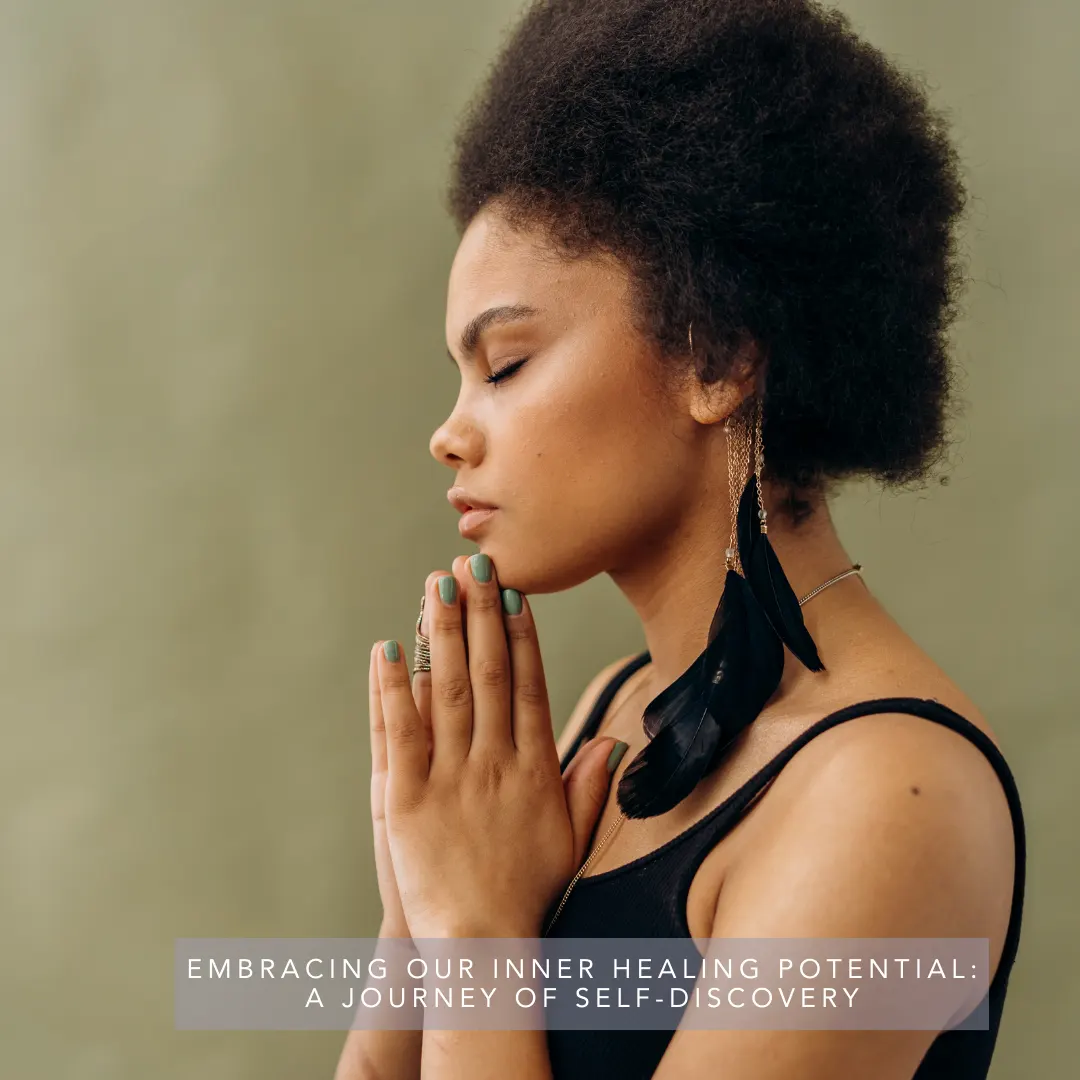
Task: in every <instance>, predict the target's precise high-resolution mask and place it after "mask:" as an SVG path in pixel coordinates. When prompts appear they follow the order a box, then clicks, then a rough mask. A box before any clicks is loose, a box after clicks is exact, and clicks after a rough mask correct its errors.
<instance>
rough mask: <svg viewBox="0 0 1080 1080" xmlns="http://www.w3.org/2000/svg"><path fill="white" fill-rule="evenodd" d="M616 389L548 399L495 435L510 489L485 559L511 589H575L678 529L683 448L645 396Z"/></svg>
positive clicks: (684, 471)
mask: <svg viewBox="0 0 1080 1080" xmlns="http://www.w3.org/2000/svg"><path fill="white" fill-rule="evenodd" d="M620 389H622V391H623V392H622V394H618V393H616V392H614V388H613V392H612V393H611V394H603V395H601V394H596V393H593V394H581V393H578V394H577V395H575V396H569V395H567V396H565V397H557V396H550V397H548V398H547V399H546V401H545V402H544V403H543V405H542V406H540V405H536V406H526V407H523V408H521V409H519V410H516V411H515V415H514V417H513V419H512V421H511V422H509V423H508V424H507V426H506V427H505V429H503V430H501V431H500V432H499V445H498V446H497V447H496V446H492V447H491V449H492V450H494V451H495V457H496V458H497V460H498V461H499V473H500V474H501V475H503V476H505V477H506V479H507V481H508V484H507V488H506V491H507V495H508V498H507V513H506V514H505V515H504V517H503V519H502V521H501V522H500V526H501V527H500V528H497V529H496V528H493V529H492V531H491V534H490V536H489V537H488V538H487V542H486V543H485V544H483V545H482V550H484V551H485V552H486V553H487V554H489V555H491V557H492V558H493V559H494V560H495V562H496V565H497V566H499V567H500V578H501V579H502V580H504V581H506V582H507V583H508V584H512V585H514V587H519V588H521V589H522V591H524V592H555V591H560V590H562V589H567V588H572V587H573V586H574V585H578V584H581V583H582V582H583V581H587V580H588V579H589V578H591V577H594V576H596V575H597V574H600V573H603V572H605V571H606V570H608V569H609V568H610V567H611V566H612V565H615V564H617V563H618V562H621V561H622V560H623V559H624V557H625V555H624V553H625V552H626V551H628V550H632V549H633V548H635V547H637V546H638V545H640V544H642V543H648V542H649V541H650V539H651V538H652V537H654V536H655V535H656V533H657V531H658V530H661V531H662V530H663V529H665V528H670V527H672V525H674V524H675V518H676V517H677V513H678V507H679V505H680V503H681V504H682V505H683V506H685V505H686V502H687V500H686V496H685V493H684V491H683V490H682V488H683V484H682V483H681V482H679V478H680V477H681V478H682V479H683V480H685V478H686V477H687V475H688V474H689V473H690V472H692V471H693V470H692V467H691V463H689V462H688V461H686V460H685V455H686V442H685V440H680V439H677V438H676V437H675V435H674V430H675V428H674V425H673V424H672V423H669V422H667V423H666V422H665V421H664V418H663V417H662V416H660V415H659V409H658V407H654V408H653V409H651V410H646V409H645V408H644V405H645V404H647V402H646V401H644V400H643V398H642V395H641V394H640V391H638V392H637V395H636V396H635V394H634V393H633V392H632V391H631V390H630V389H629V388H620ZM669 419H670V418H669ZM511 577H512V578H513V579H514V580H513V581H510V578H511Z"/></svg>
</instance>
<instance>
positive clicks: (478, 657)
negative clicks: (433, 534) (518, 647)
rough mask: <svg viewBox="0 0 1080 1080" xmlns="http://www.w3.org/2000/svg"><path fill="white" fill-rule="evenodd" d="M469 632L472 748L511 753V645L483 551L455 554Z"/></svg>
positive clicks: (495, 580) (491, 569)
mask: <svg viewBox="0 0 1080 1080" xmlns="http://www.w3.org/2000/svg"><path fill="white" fill-rule="evenodd" d="M454 576H455V577H456V578H457V581H458V584H459V585H460V586H461V595H462V603H463V605H464V610H465V626H466V628H467V632H468V638H469V644H468V660H469V678H470V679H471V681H472V688H473V729H472V746H471V749H470V753H471V752H473V751H481V750H486V751H494V752H496V753H501V754H510V753H512V752H513V749H514V735H513V731H512V721H511V700H510V650H509V648H508V646H507V642H506V626H505V624H504V623H503V615H502V597H501V596H500V594H499V581H498V577H497V575H496V571H495V565H494V563H492V561H491V558H490V557H489V556H487V555H485V554H483V553H482V552H480V553H478V554H476V555H473V556H471V557H470V558H465V556H464V555H459V556H458V558H456V559H455V560H454Z"/></svg>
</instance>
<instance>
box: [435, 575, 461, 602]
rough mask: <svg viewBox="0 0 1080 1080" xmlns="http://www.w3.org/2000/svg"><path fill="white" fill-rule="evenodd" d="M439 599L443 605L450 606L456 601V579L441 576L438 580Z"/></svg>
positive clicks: (449, 576)
mask: <svg viewBox="0 0 1080 1080" xmlns="http://www.w3.org/2000/svg"><path fill="white" fill-rule="evenodd" d="M439 599H440V600H441V601H442V602H443V603H444V604H452V603H453V602H454V601H455V600H456V599H457V578H456V577H451V575H449V574H443V576H442V577H441V578H439Z"/></svg>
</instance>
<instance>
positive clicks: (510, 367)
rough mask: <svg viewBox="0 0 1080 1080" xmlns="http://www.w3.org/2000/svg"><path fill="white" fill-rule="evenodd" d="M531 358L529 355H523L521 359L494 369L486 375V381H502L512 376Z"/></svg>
mask: <svg viewBox="0 0 1080 1080" xmlns="http://www.w3.org/2000/svg"><path fill="white" fill-rule="evenodd" d="M528 359H529V358H528V357H527V356H524V357H522V358H521V359H520V360H513V361H511V362H510V363H509V364H507V365H506V367H504V368H500V369H499V370H498V371H493V372H492V373H491V374H490V375H485V376H484V382H488V383H500V382H502V381H503V379H508V378H510V376H511V375H513V374H514V372H515V371H517V369H518V368H519V367H521V365H522V364H524V363H525V361H526V360H528Z"/></svg>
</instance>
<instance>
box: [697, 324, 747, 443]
mask: <svg viewBox="0 0 1080 1080" xmlns="http://www.w3.org/2000/svg"><path fill="white" fill-rule="evenodd" d="M760 357H761V354H760V350H759V349H758V347H757V343H756V342H755V341H754V340H753V338H750V337H746V338H744V339H743V344H742V345H740V347H739V349H738V351H737V352H736V354H735V355H734V356H733V357H732V363H731V371H730V372H729V373H728V375H727V376H726V377H725V378H723V379H719V380H718V381H717V382H713V383H707V384H706V383H703V382H702V381H701V379H700V378H698V377H697V375H696V374H692V375H691V377H690V390H689V407H690V415H691V416H692V417H693V418H694V419H695V420H696V421H697V422H698V423H699V424H718V423H721V422H722V421H724V420H726V419H727V418H728V417H729V416H731V414H732V413H734V412H736V411H737V410H738V408H739V406H740V405H742V403H743V402H744V401H745V400H746V399H747V398H748V397H749V396H750V395H751V394H753V393H754V391H755V387H756V383H757V380H758V373H759V371H760V369H761V363H760Z"/></svg>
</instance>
